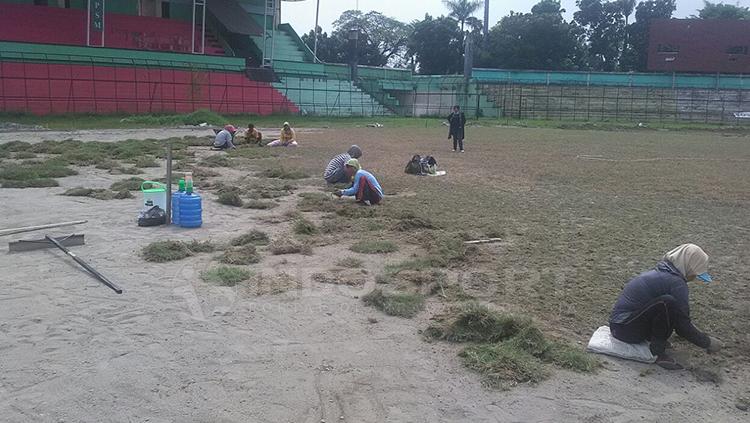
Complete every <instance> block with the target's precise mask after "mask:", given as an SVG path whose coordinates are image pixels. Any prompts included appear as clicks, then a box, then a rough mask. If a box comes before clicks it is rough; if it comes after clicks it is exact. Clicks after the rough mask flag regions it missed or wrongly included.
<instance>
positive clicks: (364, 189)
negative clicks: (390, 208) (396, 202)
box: [354, 176, 383, 204]
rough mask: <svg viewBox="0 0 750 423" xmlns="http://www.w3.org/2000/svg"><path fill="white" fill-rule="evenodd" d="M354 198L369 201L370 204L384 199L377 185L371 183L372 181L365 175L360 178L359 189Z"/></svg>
mask: <svg viewBox="0 0 750 423" xmlns="http://www.w3.org/2000/svg"><path fill="white" fill-rule="evenodd" d="M354 198H355V199H356V200H357V201H362V202H364V201H369V202H370V204H378V203H379V202H380V200H382V199H383V197H381V196H380V193H379V192H378V191H377V190H376V189H375V187H373V186H371V185H370V182H369V181H368V180H367V178H365V177H364V176H361V177H360V179H359V191H358V192H357V193H356V195H355V197H354Z"/></svg>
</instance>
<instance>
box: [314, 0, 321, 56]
mask: <svg viewBox="0 0 750 423" xmlns="http://www.w3.org/2000/svg"><path fill="white" fill-rule="evenodd" d="M318 17H320V0H318V1H317V5H316V6H315V31H314V32H315V46H314V47H313V56H314V57H313V61H314V62H315V63H317V62H318Z"/></svg>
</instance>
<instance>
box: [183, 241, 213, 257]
mask: <svg viewBox="0 0 750 423" xmlns="http://www.w3.org/2000/svg"><path fill="white" fill-rule="evenodd" d="M187 248H188V250H190V252H191V253H194V254H197V253H213V252H214V251H216V246H215V245H214V244H213V243H211V241H198V240H196V239H194V240H192V241H190V243H189V244H187Z"/></svg>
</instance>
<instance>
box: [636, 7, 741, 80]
mask: <svg viewBox="0 0 750 423" xmlns="http://www.w3.org/2000/svg"><path fill="white" fill-rule="evenodd" d="M659 46H661V47H662V50H671V49H679V51H678V52H669V51H659ZM743 46H744V47H745V48H747V49H749V50H750V21H742V20H720V19H670V20H658V21H654V23H652V24H651V27H650V28H649V47H648V70H650V71H658V72H693V73H748V74H750V51H748V53H749V54H728V53H727V49H729V48H730V47H743Z"/></svg>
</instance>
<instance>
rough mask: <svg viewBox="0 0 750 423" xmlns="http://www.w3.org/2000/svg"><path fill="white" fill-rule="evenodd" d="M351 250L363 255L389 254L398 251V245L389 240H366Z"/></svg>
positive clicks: (353, 246) (356, 244)
mask: <svg viewBox="0 0 750 423" xmlns="http://www.w3.org/2000/svg"><path fill="white" fill-rule="evenodd" d="M349 249H350V250H351V251H354V252H355V253H362V254H387V253H393V252H396V251H398V245H396V244H394V243H393V242H392V241H387V240H365V241H359V242H357V243H355V244H354V245H352V246H351V247H349Z"/></svg>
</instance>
